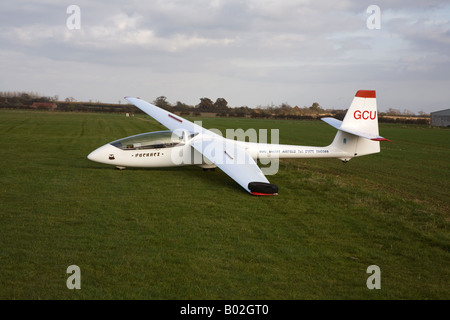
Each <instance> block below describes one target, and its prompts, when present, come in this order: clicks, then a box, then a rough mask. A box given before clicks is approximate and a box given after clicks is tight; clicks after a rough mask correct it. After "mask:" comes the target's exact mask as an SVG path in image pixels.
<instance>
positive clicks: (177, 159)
mask: <svg viewBox="0 0 450 320" xmlns="http://www.w3.org/2000/svg"><path fill="white" fill-rule="evenodd" d="M125 99H126V100H128V101H129V102H130V103H132V104H134V105H135V106H136V107H138V108H139V109H141V110H142V111H144V112H145V113H147V114H148V115H149V116H151V117H152V118H154V119H155V120H157V121H158V122H160V123H161V124H162V125H164V126H165V127H167V128H168V129H169V130H170V131H158V132H149V133H143V134H139V135H135V136H131V137H126V138H123V139H120V140H116V141H113V142H110V143H108V144H106V145H104V146H102V147H100V148H98V149H96V150H94V151H93V152H91V153H90V154H89V155H88V159H89V160H92V161H95V162H100V163H105V164H110V165H114V166H117V167H173V166H184V165H198V166H200V167H203V168H214V167H219V168H220V169H221V170H222V171H224V172H225V173H226V174H227V175H229V176H230V177H231V178H232V179H234V180H235V181H236V182H237V183H238V184H239V185H240V186H242V187H243V188H244V189H245V190H246V191H248V192H249V193H251V194H252V195H276V194H278V187H277V186H276V185H274V184H271V183H270V182H269V181H268V180H267V178H266V177H265V175H264V174H263V172H262V171H261V169H260V168H259V167H258V165H257V164H256V161H257V160H258V159H260V160H261V159H269V160H275V159H281V158H338V159H341V160H342V161H344V162H347V161H349V160H350V159H351V158H353V157H359V156H363V155H368V154H373V153H377V152H380V141H389V140H387V139H385V138H383V137H381V136H379V134H378V116H377V105H376V93H375V91H373V90H359V91H358V92H357V93H356V95H355V97H354V98H353V101H352V104H351V105H350V108H349V109H348V110H347V113H346V115H345V117H344V120H343V121H340V120H337V119H334V118H322V120H323V121H325V122H326V123H328V124H330V125H331V126H333V127H335V128H336V129H337V130H338V132H337V134H336V136H335V138H334V140H333V142H332V143H331V144H330V145H329V146H326V147H310V146H295V145H280V144H270V143H257V142H245V141H236V140H231V139H226V138H224V137H223V136H221V135H220V134H217V133H214V132H212V131H211V130H207V129H205V128H203V127H202V126H199V125H197V124H195V123H192V122H190V121H188V120H186V119H184V118H182V117H180V116H178V115H175V114H173V113H171V112H168V111H166V110H163V109H161V108H159V107H157V106H154V105H152V104H150V103H148V102H146V101H144V100H142V99H140V98H132V97H125Z"/></svg>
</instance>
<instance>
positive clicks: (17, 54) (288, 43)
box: [0, 0, 450, 113]
mask: <svg viewBox="0 0 450 320" xmlns="http://www.w3.org/2000/svg"><path fill="white" fill-rule="evenodd" d="M72 4H75V5H77V6H78V7H79V8H80V13H81V15H80V16H81V19H80V25H79V29H77V28H75V29H73V28H72V27H73V26H76V25H75V23H76V20H74V19H73V18H74V17H75V16H74V15H73V14H76V12H72V11H71V12H70V13H67V8H68V7H69V6H70V5H72ZM370 5H376V6H378V7H379V8H380V18H381V19H380V20H378V19H377V16H376V12H375V11H370V12H367V9H368V7H369V6H370ZM368 20H369V25H371V26H377V23H378V26H379V27H380V29H371V28H368V26H367V22H368ZM449 21H450V3H449V2H448V1H435V0H432V1H423V0H421V1H418V0H411V1H404V0H402V1H400V0H391V1H387V0H386V1H375V0H371V1H356V0H354V1H351V0H344V1H317V0H316V1H312V0H311V1H308V0H282V1H280V0H277V1H275V0H227V1H225V0H223V1H222V0H213V1H204V0H189V1H186V0H158V1H129V0H127V1H120V0H112V1H76V0H75V1H74V2H67V3H64V2H63V1H55V0H43V1H25V0H23V1H21V0H16V1H2V2H1V3H0V41H1V45H0V66H1V67H0V68H1V69H0V70H1V77H0V91H32V92H37V93H39V94H41V95H45V96H55V95H58V96H59V99H60V100H64V99H65V98H66V97H73V98H75V99H77V100H78V101H88V100H93V101H102V102H113V103H117V102H118V101H119V100H120V101H121V103H126V101H125V100H123V97H124V96H139V97H141V98H144V99H146V100H149V101H153V100H155V99H156V98H157V97H158V96H166V97H167V100H168V101H169V102H170V103H176V102H177V101H181V102H184V103H187V104H192V105H195V104H198V103H199V102H200V98H203V97H208V98H210V99H211V100H213V101H215V100H216V99H217V98H225V99H226V100H227V101H228V104H229V106H233V107H234V106H244V105H245V106H249V107H257V106H267V105H271V104H274V105H280V104H281V103H288V104H290V105H291V106H295V105H298V106H300V107H303V106H310V105H311V104H312V103H313V102H319V104H320V105H321V106H322V107H324V108H339V109H345V108H347V107H348V106H349V104H350V103H351V100H352V98H353V96H354V94H355V92H356V91H357V90H359V89H374V90H376V91H377V101H378V107H379V109H380V110H382V111H384V110H386V109H388V108H395V109H400V110H402V111H403V110H404V109H408V110H410V111H413V112H419V111H424V112H427V113H428V112H432V111H437V110H441V109H448V108H450V75H449V74H450V22H449ZM68 22H69V23H68ZM68 24H69V26H71V28H69V27H68Z"/></svg>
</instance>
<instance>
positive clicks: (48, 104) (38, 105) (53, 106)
mask: <svg viewBox="0 0 450 320" xmlns="http://www.w3.org/2000/svg"><path fill="white" fill-rule="evenodd" d="M31 108H34V109H41V110H42V109H47V110H56V108H58V106H57V104H56V103H52V102H34V103H33V104H32V105H31Z"/></svg>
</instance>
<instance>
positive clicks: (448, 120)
mask: <svg viewBox="0 0 450 320" xmlns="http://www.w3.org/2000/svg"><path fill="white" fill-rule="evenodd" d="M430 114H431V121H430V124H431V125H432V126H436V127H450V109H446V110H441V111H436V112H431V113H430Z"/></svg>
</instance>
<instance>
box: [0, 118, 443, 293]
mask: <svg viewBox="0 0 450 320" xmlns="http://www.w3.org/2000/svg"><path fill="white" fill-rule="evenodd" d="M196 120H199V119H196ZM203 125H204V126H205V127H207V128H218V129H226V128H243V129H247V128H255V129H258V128H267V129H270V128H276V129H280V143H283V144H284V143H285V144H302V145H327V144H328V143H330V142H331V140H332V138H333V137H334V135H335V129H333V128H332V127H330V126H328V125H326V124H325V123H322V122H320V121H282V120H280V121H272V120H252V119H221V118H213V119H203ZM161 129H163V128H162V127H161V126H160V125H159V124H158V123H157V122H155V121H153V120H151V119H150V118H149V117H144V116H139V117H136V118H126V117H125V116H124V115H116V114H86V113H80V114H77V113H57V112H55V113H49V112H26V111H7V110H2V111H0V134H1V137H2V139H1V140H0V150H1V151H0V155H1V165H0V226H1V227H0V230H1V236H0V261H1V272H0V299H277V300H287V299H449V298H450V290H449V279H450V268H449V266H450V252H449V251H450V237H449V230H448V227H449V221H450V201H449V190H450V161H449V159H450V130H449V129H440V128H429V127H427V126H405V125H380V134H381V135H382V136H384V137H387V138H389V139H391V140H392V141H393V143H383V144H382V151H381V153H379V154H376V155H371V156H366V157H361V158H356V159H353V160H351V161H350V162H349V163H347V164H343V163H341V162H340V161H339V160H336V159H304V160H292V159H289V160H281V161H280V170H279V172H278V173H277V174H276V175H273V176H269V177H268V178H269V180H270V182H271V183H274V184H276V185H278V186H279V188H280V191H279V195H278V196H273V197H252V196H250V195H249V194H248V193H247V192H245V191H244V190H243V189H242V188H241V187H240V186H239V185H238V184H237V183H235V182H234V181H233V180H231V178H229V177H228V176H227V175H225V174H224V173H223V172H221V171H220V170H216V171H215V172H203V171H202V170H201V169H200V168H198V167H184V168H172V169H127V170H124V171H119V170H115V169H113V168H112V167H109V166H107V165H102V164H98V163H93V162H90V161H89V160H88V159H87V158H86V156H87V154H88V153H89V152H91V151H92V150H94V149H96V148H97V147H99V146H101V145H103V144H105V143H107V142H109V141H112V140H115V139H119V138H122V137H125V136H128V135H132V134H137V133H142V132H148V131H156V130H161ZM70 265H77V266H79V267H80V269H81V290H69V289H68V288H67V286H66V280H67V278H68V277H69V274H67V273H66V269H67V267H68V266H70ZM370 265H377V266H379V267H380V270H381V289H380V290H369V289H368V288H367V286H366V280H367V278H368V277H369V276H370V274H368V273H366V269H367V267H368V266H370Z"/></svg>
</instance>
